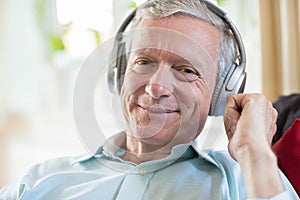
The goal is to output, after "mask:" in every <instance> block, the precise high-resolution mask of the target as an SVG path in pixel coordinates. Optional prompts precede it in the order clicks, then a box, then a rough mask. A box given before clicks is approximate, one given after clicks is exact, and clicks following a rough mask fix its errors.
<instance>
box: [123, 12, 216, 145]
mask: <svg viewBox="0 0 300 200" xmlns="http://www.w3.org/2000/svg"><path fill="white" fill-rule="evenodd" d="M137 28H138V29H137V31H136V32H135V33H134V36H133V38H134V40H133V41H132V42H131V51H130V54H129V58H128V65H127V69H126V73H125V77H124V84H123V87H122V90H121V99H122V107H123V112H124V116H125V119H126V122H127V125H128V130H127V135H128V136H130V137H134V138H136V139H137V140H138V141H140V142H141V143H143V144H147V145H150V146H151V145H152V146H164V145H166V144H172V145H173V144H174V145H176V144H180V143H188V142H190V141H191V140H193V139H194V138H195V137H196V136H197V135H199V133H200V132H201V130H202V129H203V126H204V124H205V121H206V118H207V114H208V111H209V107H210V102H211V96H212V92H213V89H214V86H215V79H216V75H217V50H218V47H219V44H220V38H221V35H220V32H219V31H218V30H217V29H216V28H215V27H214V26H212V25H210V24H208V23H207V22H205V21H203V20H200V19H196V18H192V17H187V16H172V17H167V18H163V19H156V20H150V19H149V20H143V21H142V22H140V23H139V25H138V27H137Z"/></svg>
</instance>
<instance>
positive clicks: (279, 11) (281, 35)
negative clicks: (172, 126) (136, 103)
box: [0, 0, 300, 187]
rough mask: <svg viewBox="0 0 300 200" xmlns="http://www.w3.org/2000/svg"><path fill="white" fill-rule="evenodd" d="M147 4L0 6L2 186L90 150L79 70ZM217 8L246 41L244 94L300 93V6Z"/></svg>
mask: <svg viewBox="0 0 300 200" xmlns="http://www.w3.org/2000/svg"><path fill="white" fill-rule="evenodd" d="M142 2H143V0H135V1H132V0H84V1H83V0H1V1H0V159H1V160H0V163H1V165H0V187H1V186H2V185H3V184H6V183H8V182H11V181H12V180H14V179H16V178H17V177H20V176H22V175H23V174H24V173H25V172H26V170H27V169H28V168H29V167H31V166H32V165H34V164H36V163H39V162H42V161H44V160H47V159H50V158H54V157H58V156H66V155H78V154H83V153H85V149H84V147H83V146H82V144H81V142H80V139H79V137H78V135H77V132H76V127H75V124H74V119H73V110H72V95H73V90H74V83H75V80H76V76H77V73H78V71H79V69H80V66H81V65H82V64H83V62H84V60H85V59H86V58H87V57H88V56H89V54H90V53H91V52H92V51H93V50H94V49H95V48H96V47H97V46H98V45H100V44H101V43H102V42H103V41H105V40H106V39H108V38H110V37H111V36H112V35H113V34H114V33H115V30H116V29H117V27H118V26H119V25H120V23H121V21H122V20H123V19H124V17H125V16H126V15H127V14H128V13H129V12H130V11H131V10H132V9H133V8H135V7H136V6H137V5H139V4H141V3H142ZM216 3H218V4H219V5H220V6H222V7H223V8H224V9H225V10H227V11H228V13H229V14H230V16H231V17H232V18H233V20H234V21H235V23H236V25H237V26H238V27H239V29H240V32H241V34H242V37H243V39H244V43H245V46H246V51H247V59H248V60H247V61H248V63H247V69H246V70H247V72H248V82H247V86H246V92H262V93H264V94H265V95H266V96H267V97H268V98H269V99H270V100H271V101H273V100H275V99H276V98H277V97H278V96H279V95H282V94H290V93H295V92H300V80H299V77H300V45H299V44H300V14H299V12H300V3H299V1H298V0H251V1H249V0H218V1H216ZM108 103H109V102H108ZM101 116H103V118H105V116H106V113H103V114H101ZM100 120H101V119H100ZM223 145H226V141H224V143H223Z"/></svg>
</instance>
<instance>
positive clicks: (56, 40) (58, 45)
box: [49, 35, 66, 52]
mask: <svg viewBox="0 0 300 200" xmlns="http://www.w3.org/2000/svg"><path fill="white" fill-rule="evenodd" d="M49 38H50V44H51V50H52V51H53V52H56V51H63V50H65V48H66V47H65V45H64V42H63V40H62V38H61V36H57V35H51V36H50V37H49Z"/></svg>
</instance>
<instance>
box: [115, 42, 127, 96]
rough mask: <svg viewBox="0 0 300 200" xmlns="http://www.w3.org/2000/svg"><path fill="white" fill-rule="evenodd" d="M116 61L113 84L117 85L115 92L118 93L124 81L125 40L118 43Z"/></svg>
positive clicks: (125, 61)
mask: <svg viewBox="0 0 300 200" xmlns="http://www.w3.org/2000/svg"><path fill="white" fill-rule="evenodd" d="M116 59H117V61H116V64H117V65H116V68H117V78H116V83H115V85H116V86H117V92H118V94H120V92H121V88H122V85H123V82H124V76H125V72H126V67H127V57H126V44H125V42H121V43H119V48H118V52H117V58H116Z"/></svg>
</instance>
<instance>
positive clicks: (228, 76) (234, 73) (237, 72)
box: [208, 63, 246, 116]
mask: <svg viewBox="0 0 300 200" xmlns="http://www.w3.org/2000/svg"><path fill="white" fill-rule="evenodd" d="M245 83H246V73H245V71H244V66H237V64H236V63H234V64H232V65H231V67H230V68H229V69H228V70H226V71H224V73H223V74H222V76H221V78H220V79H219V81H218V82H217V84H216V86H215V89H214V93H213V96H212V101H211V105H210V110H209V113H208V115H210V116H221V115H224V114H225V108H226V104H227V101H228V98H229V96H230V95H233V94H237V93H243V91H244V87H245Z"/></svg>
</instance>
